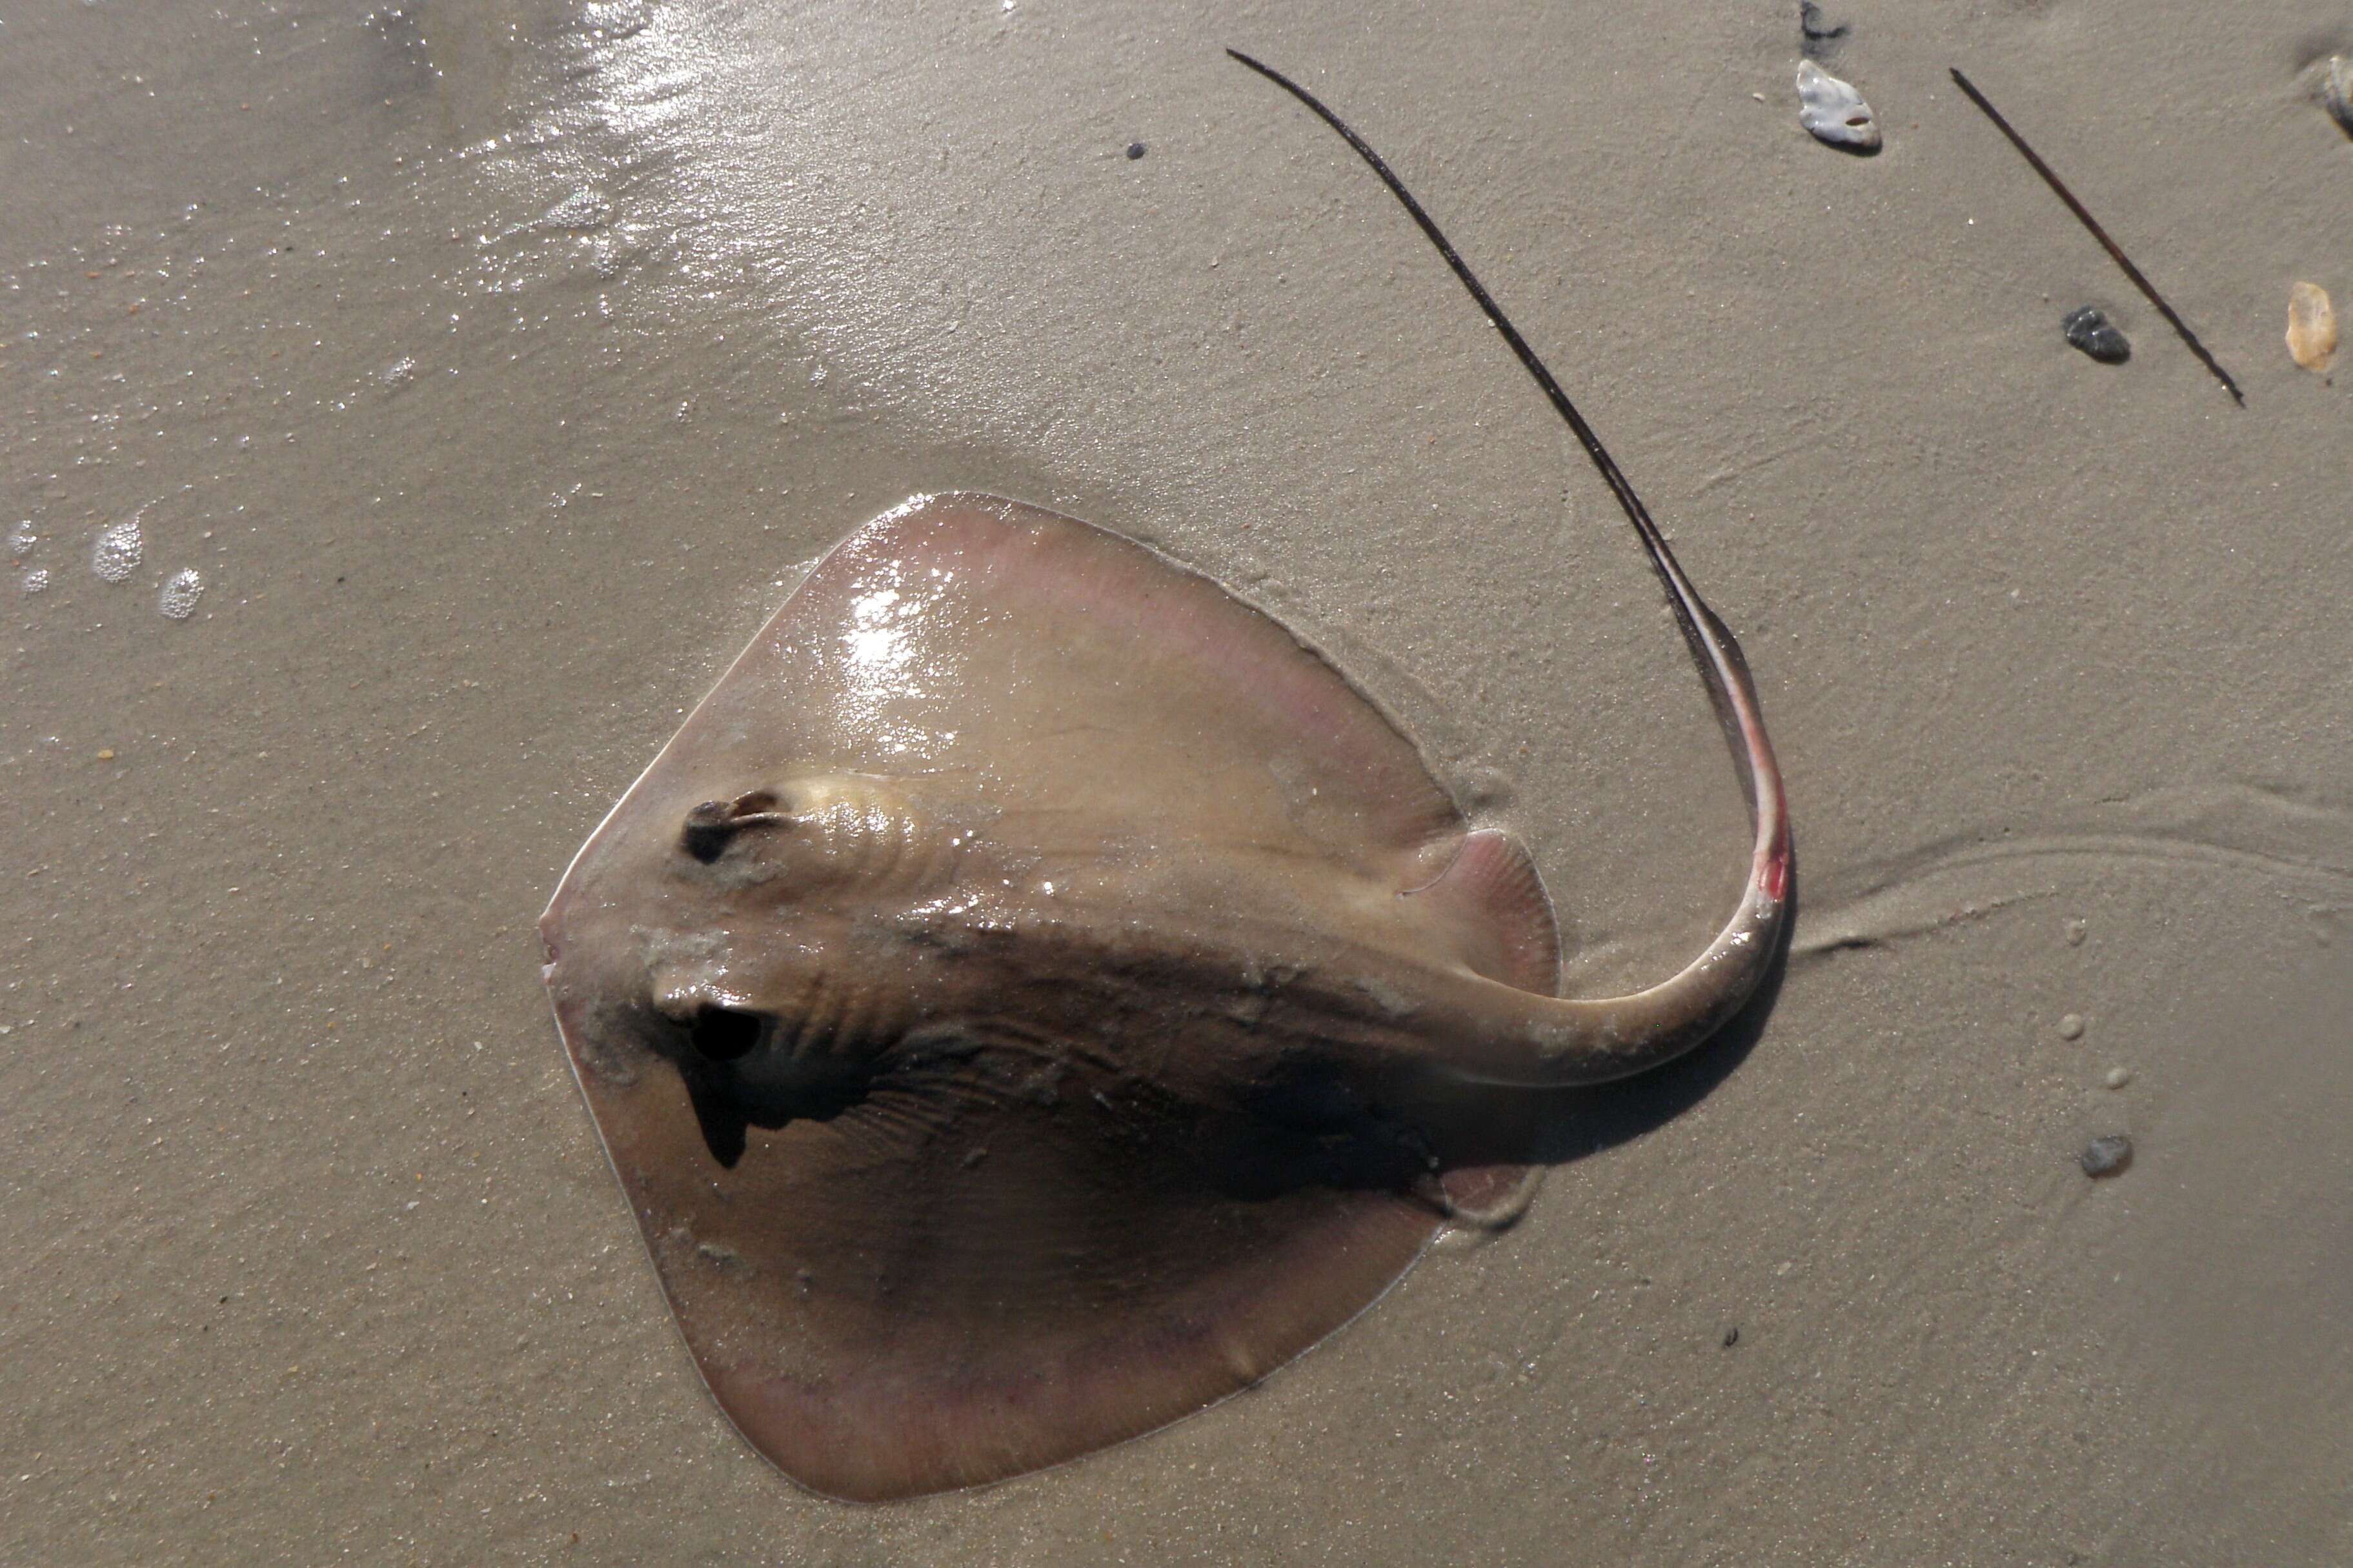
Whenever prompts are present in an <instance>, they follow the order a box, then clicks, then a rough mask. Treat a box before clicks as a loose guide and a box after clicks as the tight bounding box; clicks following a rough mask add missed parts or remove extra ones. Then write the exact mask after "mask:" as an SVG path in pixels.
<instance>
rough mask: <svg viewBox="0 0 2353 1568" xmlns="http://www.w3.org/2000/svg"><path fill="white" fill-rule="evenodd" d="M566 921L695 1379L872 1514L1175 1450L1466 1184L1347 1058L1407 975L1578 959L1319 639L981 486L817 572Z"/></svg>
mask: <svg viewBox="0 0 2353 1568" xmlns="http://www.w3.org/2000/svg"><path fill="white" fill-rule="evenodd" d="M541 931H542V934H543V938H544V940H545V942H546V947H547V952H548V958H549V963H548V965H547V983H548V988H549V991H550V993H551V994H552V995H553V997H554V1005H555V1012H556V1017H557V1021H558V1023H559V1025H560V1026H561V1028H562V1031H563V1035H564V1039H565V1046H566V1047H567V1048H568V1049H569V1050H570V1052H571V1056H572V1060H573V1064H574V1068H575V1072H576V1073H577V1076H578V1078H579V1081H580V1087H581V1089H582V1092H583V1093H584V1094H585V1095H586V1099H587V1102H588V1108H589V1110H590V1112H591V1114H592V1115H593V1116H594V1117H595V1119H596V1127H597V1131H598V1132H599V1133H600V1134H601V1136H602V1137H603V1140H604V1143H605V1148H606V1151H607V1153H608V1154H609V1156H610V1157H611V1160H612V1163H613V1169H614V1172H615V1173H616V1174H617V1176H618V1177H619V1179H620V1182H621V1185H622V1187H623V1189H624V1190H625V1192H626V1193H627V1194H628V1201H629V1205H630V1207H631V1209H632V1211H633V1212H634V1213H635V1214H636V1215H637V1218H638V1225H639V1226H641V1228H642V1229H643V1232H644V1236H645V1240H646V1245H647V1247H648V1249H649V1252H650V1253H651V1254H652V1257H653V1260H654V1264H655V1267H656V1268H657V1269H658V1270H659V1274H660V1277H661V1283H662V1288H663V1289H664V1290H665V1291H666V1292H667V1293H668V1296H669V1299H670V1305H671V1307H672V1309H673V1310H674V1311H675V1312H676V1314H677V1318H678V1323H679V1327H680V1330H681V1332H682V1333H683V1335H684V1337H685V1341H686V1344H687V1348H688V1349H689V1351H690V1352H691V1353H692V1355H693V1358H694V1362H695V1365H696V1367H697V1369H698V1370H699V1371H700V1372H701V1373H702V1377H703V1379H704V1381H705V1382H706V1383H707V1384H709V1385H710V1387H711V1391H712V1394H714V1395H715V1396H716V1397H717V1399H718V1401H719V1403H720V1405H721V1406H722V1407H723V1409H724V1410H725V1411H726V1413H727V1415H728V1416H729V1417H730V1418H731V1419H732V1420H733V1422H734V1424H735V1425H736V1426H737V1427H738V1428H740V1429H741V1430H742V1432H743V1433H744V1436H746V1437H748V1438H749V1439H750V1440H751V1442H752V1443H753V1444H754V1447H757V1448H758V1449H759V1450H760V1452H761V1453H763V1454H765V1456H767V1458H769V1459H771V1460H773V1461H774V1462H775V1463H776V1465H777V1466H778V1467H779V1468H782V1469H783V1470H784V1471H785V1472H786V1474H788V1475H790V1476H791V1477H793V1478H794V1479H797V1480H798V1481H800V1482H801V1483H803V1484H804V1485H806V1486H808V1487H810V1488H812V1489H816V1490H818V1491H820V1492H825V1493H829V1494H832V1495H835V1496H839V1497H848V1498H859V1499H888V1498H898V1497H906V1496H912V1495H915V1494H918V1493H923V1492H928V1491H935V1490H940V1489H946V1488H952V1487H959V1486H968V1485H972V1484H975V1483H978V1482H985V1481H990V1480H995V1479H1000V1478H1003V1477H1007V1476H1011V1475H1016V1474H1018V1473H1020V1472H1022V1471H1025V1470H1029V1469H1034V1468H1039V1467H1041V1466H1045V1465H1050V1464H1052V1463H1054V1462H1056V1461H1058V1460H1060V1459H1065V1458H1071V1457H1072V1456H1074V1455H1077V1454H1082V1453H1084V1452H1086V1451H1088V1450H1090V1449H1092V1448H1097V1447H1103V1446H1104V1445H1106V1444H1110V1443H1115V1442H1118V1441H1120V1440H1121V1439H1123V1438H1126V1437H1130V1436H1135V1435H1136V1434H1138V1433H1142V1432H1145V1431H1148V1430H1150V1429H1151V1428H1153V1427H1155V1426H1161V1425H1163V1424H1164V1423H1166V1422H1169V1421H1172V1420H1175V1419H1176V1418H1178V1417H1180V1416H1182V1415H1187V1414H1188V1413H1190V1412H1192V1411H1196V1410H1198V1409H1200V1408H1202V1407H1203V1406H1205V1405H1210V1404H1213V1403H1214V1402H1216V1401H1217V1400H1219V1399H1220V1398H1223V1397H1224V1396H1225V1395H1227V1394H1231V1393H1233V1392H1235V1391H1236V1390H1238V1389H1240V1388H1244V1387H1246V1386H1248V1385H1249V1384H1251V1383H1252V1382H1254V1381H1256V1380H1257V1379H1259V1378H1261V1377H1263V1376H1264V1375H1265V1374H1266V1373H1268V1372H1270V1371H1271V1370H1272V1369H1273V1368H1275V1367H1277V1366H1279V1365H1281V1364H1282V1363H1283V1362H1285V1361H1287V1360H1289V1359H1290V1358H1291V1357H1293V1356H1294V1355H1297V1354H1298V1353H1299V1352H1301V1351H1303V1350H1304V1349H1306V1348H1307V1347H1308V1346H1309V1345H1311V1344H1313V1343H1314V1342H1316V1341H1317V1340H1318V1339H1320V1338H1322V1337H1323V1336H1324V1335H1325V1334H1327V1333H1329V1332H1331V1331H1333V1330H1334V1329H1335V1328H1337V1327H1338V1326H1340V1325H1341V1324H1342V1323H1344V1322H1345V1321H1348V1319H1350V1318H1351V1317H1353V1316H1355V1315H1356V1313H1357V1312H1358V1311H1360V1310H1363V1309H1364V1308H1365V1307H1366V1305H1367V1304H1368V1303H1369V1302H1371V1301H1372V1300H1374V1298H1376V1297H1377V1296H1378V1295H1379V1294H1380V1293H1381V1291H1382V1290H1383V1289H1386V1288H1387V1287H1388V1285H1389V1283H1390V1282H1391V1281H1392V1280H1394V1279H1396V1278H1397V1277H1398V1275H1399V1274H1400V1273H1401V1272H1403V1271H1404V1269H1405V1268H1407V1267H1408V1265H1409V1264H1410V1263H1411V1262H1412V1261H1413V1259H1414V1258H1415V1257H1416V1256H1417V1255H1418V1253H1419V1251H1420V1249H1421V1247H1423V1245H1424V1244H1425V1243H1426V1242H1427V1241H1428V1240H1429V1238H1430V1236H1431V1234H1432V1233H1433V1232H1434V1230H1435V1229H1436V1228H1437V1226H1438V1225H1439V1223H1440V1218H1441V1207H1442V1202H1443V1200H1442V1198H1441V1197H1440V1194H1438V1192H1437V1191H1436V1190H1435V1188H1434V1185H1433V1184H1432V1182H1431V1180H1430V1170H1431V1164H1432V1158H1431V1154H1430V1149H1429V1148H1428V1147H1427V1145H1426V1143H1425V1142H1423V1141H1422V1140H1421V1138H1420V1136H1419V1133H1418V1132H1417V1131H1416V1129H1415V1128H1414V1127H1413V1125H1412V1124H1411V1123H1410V1121H1408V1120H1406V1119H1404V1118H1401V1117H1399V1116H1398V1115H1397V1114H1395V1113H1394V1112H1393V1110H1391V1109H1390V1108H1389V1107H1388V1105H1387V1104H1385V1103H1384V1100H1383V1095H1382V1089H1381V1086H1380V1084H1379V1082H1378V1081H1377V1079H1367V1078H1366V1077H1364V1076H1363V1075H1359V1074H1352V1073H1351V1072H1349V1071H1348V1070H1346V1063H1347V1062H1348V1061H1349V1060H1350V1059H1351V1058H1350V1056H1349V1053H1350V1051H1351V1050H1352V1049H1354V1048H1356V1045H1357V1044H1358V1043H1359V1042H1360V1041H1361V1040H1363V1039H1365V1038H1367V1037H1370V1036H1371V1035H1372V1034H1374V1033H1377V1026H1378V1025H1379V1022H1380V1019H1381V1017H1382V1016H1383V1013H1384V1009H1387V1010H1388V1012H1391V1013H1394V1012H1397V1011H1398V1008H1399V1007H1400V1006H1401V1004H1398V1003H1397V1002H1396V1001H1395V1000H1394V986H1395V985H1396V984H1403V983H1404V980H1405V978H1406V977H1409V976H1412V975H1419V974H1435V973H1457V974H1472V975H1483V976H1486V977H1487V978H1488V979H1490V980H1500V981H1504V982H1506V983H1508V984H1511V985H1514V986H1520V987H1525V988H1526V989H1528V990H1533V991H1536V992H1540V993H1542V994H1546V995H1549V994H1552V991H1553V987H1554V982H1555V978H1556V973H1555V972H1556V961H1557V939H1556V934H1555V929H1554V925H1553V921H1552V917H1551V913H1550V910H1549V906H1548V905H1547V904H1546V900H1545V896H1544V890H1543V888H1542V886H1541V884H1540V883H1539V882H1538V880H1537V879H1536V877H1535V871H1534V869H1533V868H1532V867H1530V866H1529V864H1528V862H1527V859H1526V857H1525V855H1523V854H1521V853H1520V852H1519V851H1518V849H1517V848H1516V847H1514V846H1513V845H1512V844H1511V843H1510V842H1509V841H1508V840H1505V839H1504V838H1503V837H1500V836H1499V835H1496V834H1493V833H1483V832H1482V833H1476V834H1472V833H1467V832H1466V828H1465V825H1464V823H1463V821H1462V819H1461V815H1460V814H1459V813H1458V812H1457V811H1456V809H1455V807H1454V806H1453V805H1452V803H1451V801H1450V800H1449V799H1448V798H1447V796H1446V795H1445V794H1444V792H1443V791H1441V790H1440V788H1439V787H1438V785H1437V784H1435V783H1434V782H1432V780H1431V779H1430V775H1429V773H1428V771H1427V769H1425V768H1424V766H1423V765H1422V763H1421V761H1420V759H1419V756H1418V755H1417V754H1416V752H1415V751H1414V749H1413V747H1412V746H1411V745H1410V744H1409V742H1407V741H1406V740H1405V739H1404V738H1403V737H1402V736H1401V735H1399V734H1398V731H1397V730H1396V729H1395V727H1394V726H1392V725H1391V724H1390V723H1389V722H1388V720H1387V719H1385V718H1384V717H1383V716H1382V715H1381V714H1380V713H1379V712H1378V711H1377V710H1376V709H1375V708H1374V707H1373V706H1372V705H1371V704H1370V703H1369V702H1368V701H1366V700H1365V699H1364V698H1363V697H1362V696H1361V695H1360V694H1358V693H1357V692H1356V690H1355V689H1352V688H1351V687H1350V686H1349V685H1348V684H1347V682H1346V681H1345V680H1344V679H1342V678H1341V677H1340V676H1339V675H1338V674H1337V673H1336V672H1335V670H1334V669H1333V668H1331V666H1330V665H1328V664H1326V663H1325V662H1324V660H1323V659H1322V658H1320V657H1319V656H1318V655H1316V654H1315V653H1314V651H1313V650H1312V649H1310V648H1308V647H1304V646H1303V644H1302V643H1301V642H1300V641H1299V640H1298V639H1297V638H1296V637H1293V636H1292V634H1291V633H1289V632H1288V631H1286V630H1284V629H1283V628H1282V626H1279V625H1277V624H1276V623H1275V622H1274V621H1272V620H1271V619H1270V618H1268V617H1267V616H1264V615H1262V614H1261V613H1260V612H1259V611H1257V610H1255V609H1252V608H1250V606H1249V605H1244V604H1242V603H1241V602H1240V600H1238V599H1236V598H1234V597H1233V596H1232V595H1229V594H1228V593H1227V592H1226V591H1225V590H1223V589H1222V588H1220V587H1219V586H1218V585H1217V584H1214V583H1212V582H1210V581H1208V579H1207V578H1205V577H1202V576H1199V575H1198V574H1194V573H1191V572H1188V571H1186V570H1185V569H1183V568H1181V567H1178V566H1176V565H1175V564H1174V563H1170V562H1169V561H1167V560H1166V559H1165V558H1163V557H1161V556H1159V555H1157V554H1155V553H1154V552H1151V551H1150V550H1147V549H1145V548H1144V547H1143V546H1141V545H1138V544H1135V543H1134V542H1130V541H1128V540H1125V539H1123V538H1120V537H1119V536H1117V535H1115V534H1113V533H1109V532H1106V531H1103V530H1101V529H1097V528H1093V527H1091V526H1089V525H1088V524H1085V523H1082V522H1078V521H1073V520H1071V519H1070V518H1066V517H1060V516H1057V515H1055V514H1053V513H1050V512H1047V511H1042V510H1039V509H1037V508H1035V507H1030V506H1025V505H1022V504H1020V503H1018V502H1014V501H1007V500H995V499H992V498H988V497H984V496H971V495H950V496H934V497H927V498H923V499H919V500H914V501H911V502H909V503H908V504H907V505H905V506H903V507H901V508H899V509H898V510H894V511H892V512H889V513H887V514H885V515H884V516H882V517H880V518H877V519H876V520H875V521H872V522H871V523H869V524H867V525H866V526H865V527H864V528H862V529H860V530H859V531H857V532H856V533H854V534H852V535H851V536H850V537H849V539H847V540H845V541H844V542H842V543H841V544H840V545H839V546H838V547H837V548H836V549H835V550H834V551H833V552H832V553H830V554H829V555H828V556H827V557H826V559H825V560H824V561H823V562H822V563H820V564H819V565H818V568H817V569H816V570H815V571H814V572H813V573H811V574H810V575H809V577H808V578H807V581H806V582H804V583H803V584H801V586H800V587H799V588H798V589H797V591H796V592H795V593H794V594H793V595H792V596H791V597H790V599H789V600H787V601H786V604H785V605H784V607H783V608H782V609H781V610H780V611H778V613H777V614H776V617H775V619H773V620H772V621H770V622H769V623H768V625H767V626H765V628H763V629H762V631H761V632H760V634H759V636H758V637H755V638H754V639H753V642H752V645H751V646H750V647H748V648H746V649H745V650H744V654H743V656H742V657H741V658H738V659H737V660H736V662H735V664H734V666H733V668H731V669H730V670H729V671H728V673H727V674H726V676H725V677H724V678H723V679H722V680H721V681H720V682H719V684H718V686H717V687H716V688H715V689H713V690H712V693H711V694H710V696H709V697H707V698H706V699H704V700H703V701H702V705H701V706H700V707H698V708H697V709H696V710H694V712H693V714H692V715H691V717H689V718H688V720H687V721H686V722H685V724H684V725H683V726H681V728H680V730H679V731H678V733H677V735H676V736H675V737H674V738H673V739H672V740H671V741H670V744H669V745H668V746H666V747H664V748H663V750H662V752H661V754H660V755H659V757H657V758H656V759H655V761H654V763H653V765H652V766H651V767H649V769H647V771H646V773H645V774H644V776H642V777H641V778H639V779H638V782H637V784H635V785H634V786H632V787H631V789H630V790H629V792H628V795H625V796H624V797H623V798H622V800H621V802H620V804H619V805H617V806H615V807H614V809H613V811H612V813H611V815H610V816H607V819H606V821H605V823H604V824H603V826H600V827H598V828H597V830H596V833H595V834H594V835H593V836H592V837H590V839H589V840H588V843H587V844H586V847H584V848H583V849H582V850H581V851H580V854H579V856H578V858H576V859H575V861H574V863H573V866H572V868H571V869H570V871H569V872H568V873H567V874H566V875H565V879H564V882H563V885H562V886H561V887H560V888H559V889H557V891H556V894H555V898H554V901H553V903H552V904H551V905H550V906H549V909H548V911H547V915H546V917H545V919H544V920H543V922H542V924H541ZM1513 1174H1514V1173H1512V1172H1509V1171H1504V1170H1497V1169H1493V1168H1490V1169H1486V1170H1469V1171H1458V1172H1452V1173H1449V1174H1448V1176H1447V1190H1448V1191H1450V1192H1452V1193H1454V1194H1457V1195H1458V1196H1469V1197H1472V1198H1473V1199H1475V1198H1477V1197H1479V1196H1482V1195H1486V1194H1492V1193H1493V1191H1495V1190H1496V1189H1497V1188H1498V1187H1499V1186H1500V1185H1503V1184H1506V1183H1507V1182H1508V1180H1509V1178H1510V1177H1511V1176H1512V1175H1513Z"/></svg>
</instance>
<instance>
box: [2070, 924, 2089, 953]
mask: <svg viewBox="0 0 2353 1568" xmlns="http://www.w3.org/2000/svg"><path fill="white" fill-rule="evenodd" d="M2091 934H2092V924H2091V922H2090V921H2068V922H2067V945H2068V946H2069V947H2081V946H2083V945H2084V938H2085V937H2087V936H2089V935H2091Z"/></svg>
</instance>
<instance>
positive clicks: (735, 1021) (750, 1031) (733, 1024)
mask: <svg viewBox="0 0 2353 1568" xmlns="http://www.w3.org/2000/svg"><path fill="white" fill-rule="evenodd" d="M767 1026H768V1025H767V1020H766V1019H765V1018H763V1017H762V1016H760V1015H759V1014H757V1013H739V1012H737V1011H736V1010H735V1009H734V1008H733V1007H713V1006H710V1005H704V1006H702V1007H698V1008H696V1009H695V1013H694V1022H693V1024H692V1025H691V1026H690V1027H689V1029H688V1034H687V1037H688V1039H689V1040H690V1041H691V1043H692V1044H693V1046H694V1049H695V1053H696V1054H697V1055H699V1056H701V1057H702V1058H705V1059H706V1060H710V1061H714V1062H732V1061H741V1060H742V1059H743V1058H745V1057H747V1056H750V1055H751V1054H752V1052H753V1050H754V1048H755V1047H757V1046H758V1045H759V1043H760V1037H761V1036H762V1035H763V1034H764V1033H765V1032H766V1029H767Z"/></svg>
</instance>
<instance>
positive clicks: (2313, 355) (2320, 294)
mask: <svg viewBox="0 0 2353 1568" xmlns="http://www.w3.org/2000/svg"><path fill="white" fill-rule="evenodd" d="M2287 352H2288V353H2290V354H2292V355H2294V356H2295V363H2298V364H2300V365H2302V366H2304V368H2305V369H2306V370H2308V371H2310V372H2312V373H2313V374H2315V375H2319V374H2323V373H2325V372H2326V371H2327V369H2328V362H2329V361H2330V360H2332V359H2334V358H2336V357H2337V312H2336V311H2335V310H2332V309H2330V307H2329V304H2328V290H2327V289H2323V288H2322V287H2321V286H2320V285H2319V284H2317V283H2298V284H2297V285H2295V287H2294V288H2293V289H2289V290H2288V291H2287Z"/></svg>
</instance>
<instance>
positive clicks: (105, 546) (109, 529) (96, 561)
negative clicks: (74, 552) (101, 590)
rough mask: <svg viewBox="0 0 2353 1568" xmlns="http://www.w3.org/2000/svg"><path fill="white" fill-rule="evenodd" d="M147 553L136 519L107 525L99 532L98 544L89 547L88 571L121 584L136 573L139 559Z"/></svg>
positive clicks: (105, 579) (105, 580)
mask: <svg viewBox="0 0 2353 1568" xmlns="http://www.w3.org/2000/svg"><path fill="white" fill-rule="evenodd" d="M146 550H147V547H146V543H145V542H144V541H142V539H141V538H140V537H139V520H138V519H137V518H135V517H133V518H126V519H124V520H123V521H121V522H112V523H109V524H107V525H106V526H105V527H104V528H101V529H100V530H99V531H98V542H96V543H94V544H92V545H91V546H90V570H91V571H93V572H95V573H97V574H98V575H99V577H100V580H102V581H104V582H108V583H120V582H121V581H122V580H123V579H124V578H126V577H128V576H130V575H131V574H132V573H133V572H136V571H138V570H139V558H140V557H141V556H142V555H144V554H145V553H146Z"/></svg>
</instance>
